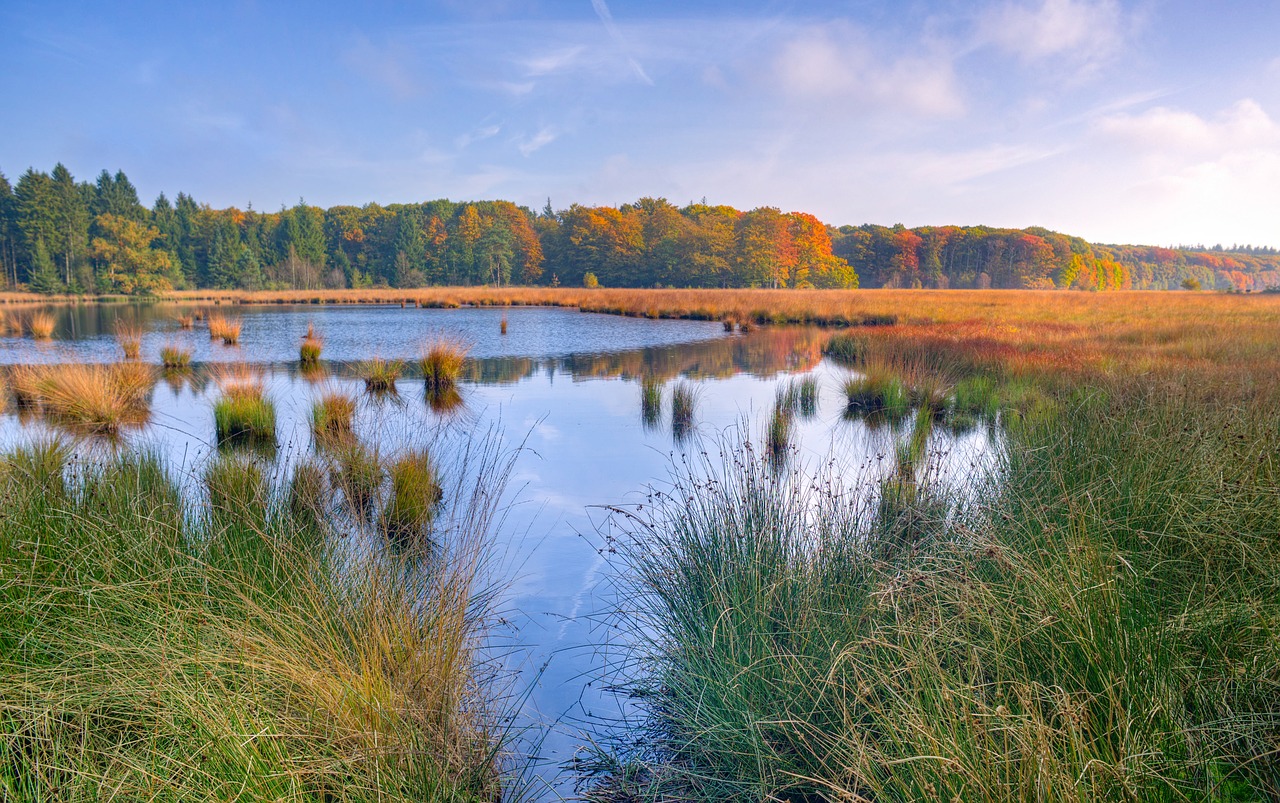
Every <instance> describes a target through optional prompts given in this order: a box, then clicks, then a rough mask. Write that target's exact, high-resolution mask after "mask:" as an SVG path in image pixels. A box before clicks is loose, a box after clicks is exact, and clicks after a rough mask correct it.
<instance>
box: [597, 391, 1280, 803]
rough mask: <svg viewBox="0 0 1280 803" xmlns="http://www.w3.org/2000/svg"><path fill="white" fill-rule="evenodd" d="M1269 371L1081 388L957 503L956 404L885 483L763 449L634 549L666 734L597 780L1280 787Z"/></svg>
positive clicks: (631, 562) (892, 791) (1107, 794)
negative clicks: (952, 465)
mask: <svg viewBox="0 0 1280 803" xmlns="http://www.w3.org/2000/svg"><path fill="white" fill-rule="evenodd" d="M1255 382H1261V383H1263V384H1262V387H1259V386H1258V385H1255V386H1254V388H1253V389H1251V390H1249V391H1246V392H1244V393H1240V392H1239V391H1237V390H1234V389H1233V388H1235V387H1238V386H1236V385H1232V384H1222V385H1217V384H1208V385H1206V384H1205V383H1204V382H1203V377H1198V378H1197V377H1195V376H1192V375H1185V376H1181V377H1179V376H1178V375H1177V374H1173V375H1169V376H1166V377H1164V378H1163V379H1161V380H1160V381H1152V379H1151V378H1149V377H1141V378H1138V377H1135V378H1127V377H1126V378H1120V379H1114V378H1113V379H1098V380H1095V382H1094V383H1093V384H1092V385H1091V386H1090V387H1089V388H1088V389H1087V390H1086V391H1085V392H1073V391H1070V390H1064V391H1062V395H1061V396H1060V399H1059V404H1060V405H1062V406H1061V408H1060V409H1061V412H1060V413H1057V414H1055V413H1054V412H1052V408H1048V409H1047V410H1044V411H1042V412H1041V413H1039V414H1037V415H1034V416H1026V417H1022V418H1019V419H1016V420H1015V421H1014V422H1013V425H1012V426H1011V428H1010V429H1009V431H1008V433H1007V437H1008V442H1007V444H1006V451H1005V452H1004V455H1003V460H1002V462H1001V464H1000V466H998V468H997V469H996V470H995V471H994V472H993V473H992V474H990V475H985V474H984V475H977V476H974V477H972V478H971V479H970V485H969V486H968V488H967V489H965V490H963V491H957V492H955V493H954V495H951V496H944V495H943V494H944V493H946V492H944V491H943V489H942V488H941V487H940V486H938V485H937V484H936V483H934V482H933V481H931V480H930V476H931V472H930V471H929V470H928V466H929V465H930V464H931V459H932V458H931V455H930V454H929V452H928V451H927V448H926V444H927V442H928V439H929V433H930V432H931V430H932V427H933V426H934V421H935V416H934V415H933V414H932V412H931V411H930V410H929V409H928V408H924V409H921V410H919V411H918V413H917V415H916V418H915V424H914V425H913V426H912V428H911V430H910V432H909V433H907V434H905V435H904V436H903V437H904V440H903V442H901V443H900V444H899V446H898V449H897V452H898V462H899V466H898V470H897V471H896V472H894V473H892V474H890V475H888V476H885V477H882V478H880V480H879V481H878V482H875V481H873V482H870V483H868V484H865V485H863V486H862V487H863V488H869V489H872V492H870V493H867V492H863V493H854V492H851V491H853V489H851V488H850V487H849V486H848V485H847V484H845V483H844V482H842V479H841V478H840V477H835V476H831V475H829V474H819V475H818V476H811V475H809V474H807V473H806V472H802V471H800V470H799V469H796V470H794V471H792V472H791V473H788V474H783V475H781V476H779V475H778V474H777V473H776V472H774V471H770V470H767V469H766V468H765V465H766V463H767V461H765V460H761V459H760V458H759V457H756V456H755V455H754V453H753V452H752V451H751V450H750V449H749V448H748V449H745V450H744V449H743V448H742V447H740V446H737V447H734V448H730V449H729V450H728V451H727V452H726V455H725V459H724V461H723V462H722V463H719V464H708V465H705V466H702V467H698V468H695V469H692V470H689V471H687V472H682V473H680V474H678V475H677V477H676V479H675V481H674V486H673V487H672V488H671V489H669V490H664V491H663V492H662V493H660V494H655V495H653V496H652V502H653V505H654V506H653V507H652V508H646V509H648V510H650V517H649V518H648V519H646V520H644V521H643V522H641V523H639V524H637V523H634V522H635V521H636V520H635V519H631V521H632V522H633V523H632V524H631V525H629V526H626V529H628V530H629V533H630V536H629V537H628V538H623V539H621V540H620V541H619V544H620V549H621V552H622V554H623V558H624V560H623V564H622V565H621V566H620V567H618V570H617V573H616V576H615V580H616V582H617V583H618V585H619V589H618V597H619V599H620V600H624V601H625V602H624V603H623V604H622V608H621V609H620V611H619V618H618V623H619V624H620V625H621V626H623V627H624V628H628V630H629V632H630V633H631V634H632V637H633V638H634V639H635V643H636V644H637V645H638V648H637V649H638V651H639V654H638V655H636V656H635V658H636V660H635V661H634V662H633V663H631V664H629V668H628V670H627V674H626V677H627V678H629V681H630V683H629V684H628V685H626V689H627V690H628V691H629V692H630V693H631V694H632V695H633V697H634V699H638V700H640V701H641V703H642V705H643V706H644V707H645V709H646V711H647V719H646V720H645V725H646V728H647V730H646V731H645V734H646V736H645V738H643V739H641V740H640V741H639V742H638V743H637V742H636V741H635V740H634V739H632V740H631V741H630V742H629V745H630V746H629V747H626V748H620V749H619V751H618V752H616V753H614V754H612V755H606V756H604V757H602V760H601V761H600V762H599V763H597V764H594V765H586V768H587V769H589V770H594V771H600V772H602V773H604V775H605V777H607V779H608V780H607V782H606V783H604V784H603V785H602V786H601V787H600V788H599V789H598V796H600V797H608V798H610V799H629V798H633V797H634V798H642V799H680V800H699V801H702V800H741V801H748V800H750V801H758V800H828V801H836V800H849V801H855V800H953V799H961V800H991V801H996V800H1036V799H1040V800H1045V799H1053V800H1071V801H1095V800H1222V801H1226V800H1265V799H1271V798H1273V797H1275V795H1276V794H1277V793H1280V754H1278V753H1277V752H1276V750H1275V741H1274V740H1275V739H1276V737H1277V735H1280V705H1278V702H1280V696H1278V695H1277V689H1278V688H1280V638H1278V637H1277V634H1278V633H1280V625H1278V623H1280V540H1277V539H1276V538H1275V537H1274V535H1275V533H1277V532H1280V506H1277V505H1276V504H1275V503H1274V500H1275V498H1276V493H1277V492H1278V491H1280V462H1277V461H1276V460H1275V458H1274V455H1275V454H1277V453H1280V452H1277V449H1280V430H1278V429H1277V428H1276V427H1275V426H1274V418H1273V417H1272V416H1270V415H1269V414H1268V413H1267V412H1266V411H1267V410H1269V409H1272V408H1271V407H1270V405H1271V404H1272V403H1273V402H1274V401H1275V400H1276V399H1277V398H1280V386H1278V385H1280V383H1277V381H1276V380H1275V378H1274V377H1272V378H1265V379H1262V378H1258V377H1255ZM1224 397H1230V398H1232V399H1233V401H1232V403H1229V404H1223V403H1222V401H1223V399H1224Z"/></svg>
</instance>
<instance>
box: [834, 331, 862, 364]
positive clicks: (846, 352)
mask: <svg viewBox="0 0 1280 803" xmlns="http://www.w3.org/2000/svg"><path fill="white" fill-rule="evenodd" d="M869 347H870V341H869V340H868V339H867V336H866V335H861V334H854V333H852V332H840V333H838V334H834V335H832V336H831V338H830V339H828V340H827V344H826V345H825V346H823V347H822V353H823V354H825V355H827V356H828V357H830V358H831V359H833V360H835V361H836V362H838V363H842V364H844V365H858V364H859V363H861V362H862V361H863V360H864V359H866V356H867V350H868V348H869Z"/></svg>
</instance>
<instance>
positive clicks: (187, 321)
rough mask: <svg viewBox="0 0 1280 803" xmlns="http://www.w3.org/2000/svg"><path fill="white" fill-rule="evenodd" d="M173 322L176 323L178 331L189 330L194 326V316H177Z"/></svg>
mask: <svg viewBox="0 0 1280 803" xmlns="http://www.w3.org/2000/svg"><path fill="white" fill-rule="evenodd" d="M174 320H176V321H177V322H178V328H179V329H191V328H193V327H194V326H195V325H196V316H195V315H192V314H188V315H179V316H177V317H176V318H175V319H174Z"/></svg>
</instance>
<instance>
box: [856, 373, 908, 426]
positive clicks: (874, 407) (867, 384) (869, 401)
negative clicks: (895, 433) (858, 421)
mask: <svg viewBox="0 0 1280 803" xmlns="http://www.w3.org/2000/svg"><path fill="white" fill-rule="evenodd" d="M844 396H845V400H846V402H847V404H848V410H849V412H850V413H852V414H866V413H884V414H886V415H888V416H891V417H901V416H904V415H906V414H907V413H908V412H909V411H910V407H911V401H910V399H909V397H908V393H907V386H906V384H905V383H904V382H903V380H902V377H901V376H900V375H899V374H898V373H897V371H895V370H894V369H893V368H890V367H888V366H884V365H868V366H866V367H865V369H864V370H863V372H862V373H861V374H859V375H857V376H851V377H849V378H848V379H846V380H845V383H844Z"/></svg>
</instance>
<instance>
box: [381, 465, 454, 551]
mask: <svg viewBox="0 0 1280 803" xmlns="http://www.w3.org/2000/svg"><path fill="white" fill-rule="evenodd" d="M387 474H388V476H389V477H390V478H391V495H390V498H389V499H388V500H387V505H386V508H385V509H384V511H383V525H384V526H385V527H386V530H387V533H388V534H389V535H392V536H395V537H398V538H413V537H418V536H421V535H423V534H425V533H426V531H427V530H429V529H430V527H431V522H432V521H433V520H434V519H435V516H436V511H437V509H438V508H439V506H440V501H441V499H443V497H444V491H443V489H442V488H441V486H440V480H439V477H438V476H437V473H436V469H435V466H434V464H433V463H432V460H431V456H430V455H429V454H428V453H427V451H426V450H416V451H411V452H408V453H407V454H404V455H401V456H400V457H398V458H396V459H395V460H394V461H392V462H391V464H390V466H389V467H388V468H387Z"/></svg>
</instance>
